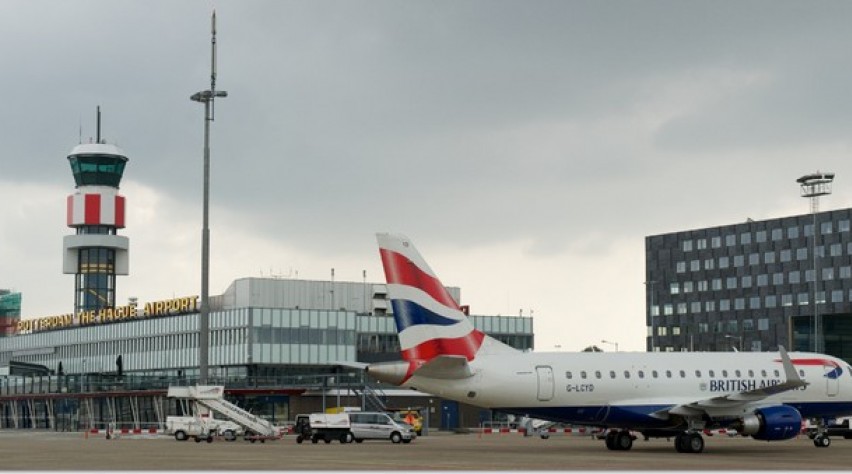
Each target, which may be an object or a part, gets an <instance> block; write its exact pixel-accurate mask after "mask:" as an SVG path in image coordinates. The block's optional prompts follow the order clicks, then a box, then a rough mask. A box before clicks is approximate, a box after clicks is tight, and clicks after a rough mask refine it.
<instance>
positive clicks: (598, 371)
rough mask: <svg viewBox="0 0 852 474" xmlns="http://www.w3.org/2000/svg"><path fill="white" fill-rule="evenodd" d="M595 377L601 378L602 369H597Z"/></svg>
mask: <svg viewBox="0 0 852 474" xmlns="http://www.w3.org/2000/svg"><path fill="white" fill-rule="evenodd" d="M595 378H596V379H600V378H601V371H600V370H596V371H595Z"/></svg>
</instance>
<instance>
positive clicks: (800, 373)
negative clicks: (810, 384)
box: [799, 369, 805, 377]
mask: <svg viewBox="0 0 852 474" xmlns="http://www.w3.org/2000/svg"><path fill="white" fill-rule="evenodd" d="M804 376H805V371H804V370H802V369H799V377H804Z"/></svg>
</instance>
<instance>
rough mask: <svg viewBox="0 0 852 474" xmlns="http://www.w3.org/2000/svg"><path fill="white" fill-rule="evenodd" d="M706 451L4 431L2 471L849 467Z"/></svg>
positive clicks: (837, 456)
mask: <svg viewBox="0 0 852 474" xmlns="http://www.w3.org/2000/svg"><path fill="white" fill-rule="evenodd" d="M705 442H706V447H705V450H704V452H703V453H700V454H687V453H678V452H676V451H675V449H674V446H673V441H666V440H665V439H651V440H649V441H643V440H642V438H641V437H640V438H639V439H638V440H636V441H635V442H634V445H633V449H632V450H630V451H610V450H608V449H606V447H605V446H604V443H603V441H601V440H596V439H592V438H591V437H589V436H551V437H550V438H549V439H541V438H540V437H537V436H529V437H525V436H523V435H520V434H514V433H512V434H491V435H479V434H476V433H472V434H450V433H440V432H439V433H435V434H432V435H429V436H423V437H419V438H417V439H416V440H415V441H414V442H412V443H410V444H398V445H397V444H392V443H390V442H389V441H365V442H364V443H361V444H356V443H351V444H340V443H338V442H334V443H331V444H325V443H323V442H320V443H318V444H311V443H302V444H297V443H296V439H295V437H294V436H285V437H284V438H282V439H280V440H271V441H267V442H265V443H259V442H257V443H249V442H246V441H243V440H241V439H240V440H238V441H233V442H227V441H224V440H216V441H214V442H212V443H206V442H201V443H196V442H193V441H183V442H180V441H176V440H174V438H171V437H167V436H165V435H159V436H156V435H155V436H124V437H120V438H118V439H106V438H105V437H104V436H103V435H99V436H88V437H86V436H85V435H84V434H83V433H57V432H48V431H29V430H2V431H0V460H1V461H0V463H2V465H0V469H2V470H4V471H12V470H18V471H22V470H24V471H33V470H39V471H54V470H62V471H69V470H71V471H92V470H110V471H115V470H128V471H129V470H135V471H138V470H146V471H166V470H167V471H219V470H238V471H258V470H273V471H290V470H296V471H316V470H332V471H342V470H355V471H376V470H378V471H403V470H404V471H410V470H433V471H446V470H450V471H464V470H476V471H516V470H523V471H545V470H546V471H554V470H558V471H565V470H582V471H591V470H620V471H634V470H654V471H667V470H677V471H695V470H698V471H713V470H736V471H746V470H755V471H756V470H761V471H764V470H785V471H792V470H849V469H850V467H852V440H844V439H842V438H833V439H832V445H831V446H830V447H828V448H816V447H815V446H814V445H813V442H812V441H811V440H810V439H808V438H807V437H806V436H801V437H799V438H797V439H794V440H789V441H777V442H765V441H755V440H753V439H750V438H730V437H727V436H712V437H705Z"/></svg>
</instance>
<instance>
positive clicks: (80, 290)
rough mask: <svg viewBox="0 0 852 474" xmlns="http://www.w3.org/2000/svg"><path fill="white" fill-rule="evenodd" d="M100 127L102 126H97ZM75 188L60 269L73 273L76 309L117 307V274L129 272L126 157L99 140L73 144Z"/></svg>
mask: <svg viewBox="0 0 852 474" xmlns="http://www.w3.org/2000/svg"><path fill="white" fill-rule="evenodd" d="M99 128H100V127H99ZM68 161H69V162H70V164H71V171H72V172H73V173H74V181H75V182H76V185H77V191H76V192H75V193H74V194H72V195H70V196H68V202H67V205H68V227H71V228H73V229H76V234H75V235H66V236H65V238H64V239H63V244H64V258H63V260H62V263H63V265H62V266H63V273H66V274H74V275H75V285H74V313H75V314H79V313H80V312H82V311H92V310H95V311H97V310H99V309H101V308H107V307H115V276H116V275H127V274H128V273H129V259H128V249H129V240H128V239H127V237H125V236H121V235H117V234H116V231H117V230H118V229H123V228H124V216H125V212H124V210H125V200H124V196H122V195H120V194H118V185H119V183H120V182H121V177H122V174H123V173H124V167H125V165H126V164H127V161H128V159H127V157H126V156H125V155H124V152H123V151H122V150H121V149H119V148H118V147H117V146H115V145H110V144H107V143H103V142H101V140H100V130H99V133H98V141H97V143H89V144H84V145H78V146H76V147H74V149H73V150H72V151H71V154H70V155H68Z"/></svg>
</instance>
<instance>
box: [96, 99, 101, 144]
mask: <svg viewBox="0 0 852 474" xmlns="http://www.w3.org/2000/svg"><path fill="white" fill-rule="evenodd" d="M97 111H98V118H97V132H96V133H95V143H100V142H101V106H100V105H99V106H98V108H97Z"/></svg>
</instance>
